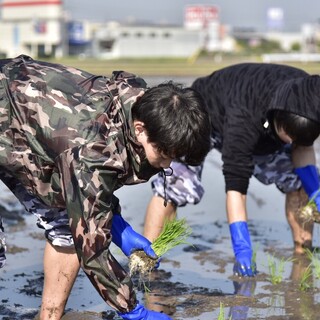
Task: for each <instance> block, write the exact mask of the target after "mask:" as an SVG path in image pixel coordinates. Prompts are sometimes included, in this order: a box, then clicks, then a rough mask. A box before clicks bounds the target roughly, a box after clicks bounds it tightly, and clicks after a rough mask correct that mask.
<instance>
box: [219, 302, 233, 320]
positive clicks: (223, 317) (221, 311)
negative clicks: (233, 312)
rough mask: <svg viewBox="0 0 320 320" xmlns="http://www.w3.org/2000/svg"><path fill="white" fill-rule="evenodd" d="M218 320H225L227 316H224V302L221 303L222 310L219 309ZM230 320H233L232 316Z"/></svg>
mask: <svg viewBox="0 0 320 320" xmlns="http://www.w3.org/2000/svg"><path fill="white" fill-rule="evenodd" d="M218 320H225V315H224V305H223V303H222V302H220V309H219V314H218ZM229 320H232V317H231V316H230V318H229Z"/></svg>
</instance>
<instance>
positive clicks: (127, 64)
mask: <svg viewBox="0 0 320 320" xmlns="http://www.w3.org/2000/svg"><path fill="white" fill-rule="evenodd" d="M41 60H43V59H41ZM48 61H50V62H57V63H61V64H64V65H68V66H72V67H76V68H79V69H82V70H85V71H88V72H90V73H93V74H96V75H105V76H110V75H111V73H112V71H114V70H125V71H128V72H132V73H134V74H137V75H140V76H142V77H147V76H165V77H168V80H169V79H170V77H173V76H174V77H199V76H204V75H207V74H210V73H211V72H213V71H214V70H217V69H221V68H223V67H226V66H229V65H232V64H237V63H241V62H262V61H261V58H260V56H240V55H238V56H237V55H225V56H222V59H221V60H219V61H217V60H215V58H214V55H211V56H200V57H198V58H196V59H168V58H163V59H160V58H159V59H150V58H146V59H144V58H139V59H115V60H101V59H93V58H85V59H80V58H77V57H67V58H61V59H58V60H52V59H50V60H48ZM283 64H287V65H291V66H293V67H297V68H300V69H303V70H305V71H307V72H309V73H312V74H318V73H320V65H319V63H317V62H308V63H302V62H301V63H300V62H296V63H285V62H284V63H283Z"/></svg>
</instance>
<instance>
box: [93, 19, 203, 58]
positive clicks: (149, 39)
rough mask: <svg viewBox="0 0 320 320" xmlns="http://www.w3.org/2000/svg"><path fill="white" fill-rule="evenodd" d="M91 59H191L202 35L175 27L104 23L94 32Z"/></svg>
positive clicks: (199, 44) (198, 46)
mask: <svg viewBox="0 0 320 320" xmlns="http://www.w3.org/2000/svg"><path fill="white" fill-rule="evenodd" d="M92 44H93V46H92V48H93V55H94V56H96V57H99V58H113V59H114V58H138V57H142V58H156V57H176V58H180V57H181V58H184V57H190V56H191V55H193V54H194V53H195V52H196V51H197V50H199V48H200V47H201V44H202V41H201V35H200V34H199V32H198V31H195V30H186V29H185V28H182V27H177V26H162V25H161V26H156V25H148V26H147V25H145V26H141V25H121V24H119V23H116V22H110V23H107V24H106V25H104V26H100V27H99V28H97V29H96V31H95V33H94V35H93V39H92Z"/></svg>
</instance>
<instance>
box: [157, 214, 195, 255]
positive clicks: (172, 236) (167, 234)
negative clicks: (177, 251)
mask: <svg viewBox="0 0 320 320" xmlns="http://www.w3.org/2000/svg"><path fill="white" fill-rule="evenodd" d="M191 232H192V230H191V228H190V227H189V226H188V225H187V223H186V220H185V219H180V220H179V219H175V220H171V221H170V220H167V221H166V222H165V224H164V226H163V230H162V232H161V234H160V235H159V237H158V238H157V239H156V240H154V242H153V243H152V249H153V250H154V252H155V253H156V254H157V256H158V257H161V256H163V255H164V254H165V253H166V252H168V251H169V250H171V249H172V248H174V247H176V246H178V245H180V244H186V243H187V242H186V239H187V238H188V237H189V236H190V234H191Z"/></svg>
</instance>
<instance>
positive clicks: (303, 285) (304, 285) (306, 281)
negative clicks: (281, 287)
mask: <svg viewBox="0 0 320 320" xmlns="http://www.w3.org/2000/svg"><path fill="white" fill-rule="evenodd" d="M311 277H312V268H311V264H310V265H308V267H307V268H306V269H305V271H304V272H303V273H302V277H301V280H300V283H299V288H300V290H301V291H307V290H308V289H310V288H312V285H311V284H310V278H311Z"/></svg>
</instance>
